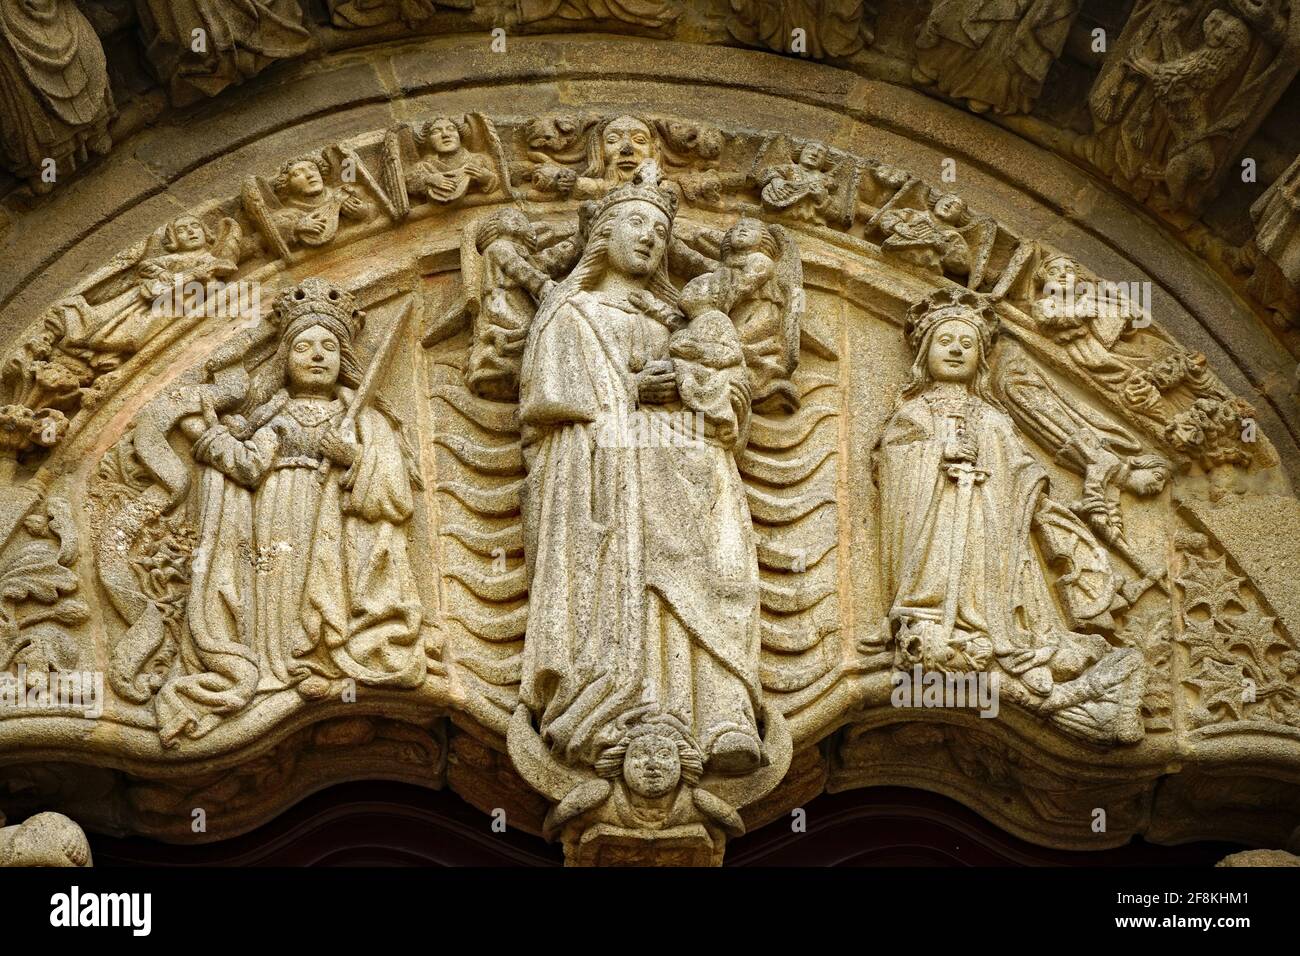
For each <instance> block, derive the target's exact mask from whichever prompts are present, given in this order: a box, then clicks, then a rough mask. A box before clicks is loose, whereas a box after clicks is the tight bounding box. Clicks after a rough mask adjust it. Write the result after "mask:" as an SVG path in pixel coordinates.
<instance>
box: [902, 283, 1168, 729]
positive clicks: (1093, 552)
mask: <svg viewBox="0 0 1300 956" xmlns="http://www.w3.org/2000/svg"><path fill="white" fill-rule="evenodd" d="M997 328H998V321H997V315H996V313H995V312H994V311H993V309H992V307H991V306H990V305H988V303H987V300H985V299H984V298H983V297H981V296H978V295H975V294H973V293H969V292H960V293H953V292H948V291H940V292H937V293H934V294H932V295H931V296H930V297H928V298H927V299H925V300H923V301H922V302H920V303H918V304H917V305H916V306H914V307H913V308H912V310H911V311H910V312H909V313H908V318H907V326H906V332H907V338H908V342H909V344H910V345H911V347H912V349H913V352H914V354H915V362H914V365H913V367H912V377H911V380H910V381H909V382H908V384H907V385H906V386H905V387H904V389H903V391H902V393H901V394H900V396H899V398H898V401H897V405H896V407H895V409H894V412H893V414H892V415H891V416H890V418H889V420H888V422H887V423H886V425H885V428H884V432H883V434H882V436H881V439H880V442H879V445H878V447H877V459H876V466H877V480H878V483H879V486H880V496H881V566H882V571H883V575H884V593H885V594H886V596H887V597H886V600H887V601H888V602H889V612H888V621H887V626H888V634H886V635H884V639H885V640H891V639H892V640H893V641H894V642H895V657H896V666H898V667H900V668H902V669H904V670H907V669H910V668H911V667H912V666H914V665H916V664H920V665H921V666H922V667H923V668H925V669H927V670H936V671H941V672H979V671H986V672H987V671H992V670H997V671H999V672H1000V673H1001V674H1002V675H1003V677H1004V680H1003V682H1002V686H1003V689H1004V693H1009V694H1010V695H1011V699H1013V700H1015V701H1017V702H1018V703H1020V704H1021V705H1022V706H1025V707H1027V708H1029V709H1031V710H1033V711H1035V712H1037V713H1040V714H1042V715H1044V716H1045V717H1047V718H1048V719H1050V720H1051V721H1053V722H1054V723H1056V724H1058V725H1059V726H1061V727H1062V728H1063V729H1065V730H1067V731H1069V732H1070V733H1073V734H1076V735H1078V736H1081V737H1084V738H1087V739H1091V740H1095V741H1098V742H1105V743H1114V742H1127V743H1131V742H1133V741H1135V740H1137V739H1140V737H1141V736H1142V734H1143V725H1142V721H1141V717H1140V715H1139V713H1138V706H1139V703H1140V698H1141V691H1142V687H1143V681H1144V670H1143V664H1142V660H1141V655H1140V653H1139V652H1138V651H1135V650H1133V649H1119V648H1114V647H1112V646H1111V645H1110V644H1109V643H1108V642H1107V641H1106V640H1105V638H1104V637H1102V636H1100V635H1097V634H1085V633H1081V632H1079V631H1077V630H1074V629H1072V628H1071V627H1069V626H1067V622H1066V621H1064V620H1062V618H1061V614H1060V612H1059V611H1058V610H1057V605H1056V603H1055V601H1053V599H1052V596H1051V594H1050V591H1049V583H1048V579H1047V577H1046V574H1045V569H1044V567H1043V565H1042V563H1041V559H1040V558H1039V556H1038V553H1037V549H1038V547H1041V548H1042V550H1043V551H1044V552H1045V554H1046V555H1047V556H1048V560H1063V561H1066V562H1068V563H1069V564H1070V565H1071V566H1072V567H1073V573H1072V574H1071V575H1070V581H1069V583H1068V584H1067V585H1066V586H1064V587H1062V586H1060V585H1061V583H1060V582H1058V591H1059V593H1060V596H1061V598H1062V605H1063V606H1064V608H1065V610H1066V612H1067V613H1068V614H1069V616H1070V617H1071V618H1072V619H1074V620H1075V621H1077V622H1079V623H1080V624H1087V623H1088V621H1089V619H1090V618H1095V617H1098V616H1102V617H1104V616H1105V615H1106V614H1107V613H1108V611H1109V610H1110V609H1112V608H1114V607H1116V606H1118V605H1117V603H1116V598H1117V595H1116V584H1117V578H1116V576H1115V575H1114V574H1113V573H1112V572H1111V570H1110V567H1109V562H1108V560H1107V559H1106V557H1105V554H1104V552H1103V551H1102V550H1101V548H1100V546H1099V545H1098V544H1097V542H1096V540H1095V539H1094V538H1093V537H1092V535H1091V533H1090V532H1089V531H1088V530H1087V529H1086V528H1085V527H1084V526H1083V525H1082V524H1081V523H1080V522H1079V520H1078V519H1077V518H1076V517H1075V516H1074V515H1073V514H1071V513H1070V512H1069V511H1068V510H1067V509H1065V508H1063V507H1062V506H1060V505H1058V504H1056V503H1055V502H1054V501H1053V500H1052V499H1051V498H1050V497H1049V496H1048V494H1047V474H1046V472H1045V471H1044V469H1043V468H1042V466H1041V465H1039V464H1038V463H1037V461H1036V460H1035V459H1034V458H1033V457H1032V456H1031V455H1030V454H1029V452H1028V450H1027V449H1026V447H1025V445H1024V443H1023V441H1022V440H1021V438H1020V436H1019V434H1018V433H1017V431H1016V428H1015V425H1014V423H1013V422H1012V420H1011V418H1010V417H1009V416H1008V415H1007V413H1006V412H1005V411H1003V410H1002V408H1001V407H1000V405H999V404H998V403H997V401H996V399H994V398H993V396H992V395H991V393H990V391H989V384H988V383H989V364H988V363H989V352H990V349H991V347H992V345H993V342H994V338H995V336H996V333H997ZM1035 539H1036V540H1037V547H1036V544H1035Z"/></svg>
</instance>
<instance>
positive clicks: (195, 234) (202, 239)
mask: <svg viewBox="0 0 1300 956" xmlns="http://www.w3.org/2000/svg"><path fill="white" fill-rule="evenodd" d="M172 235H173V236H175V239H176V251H177V252H191V251H193V250H195V249H202V248H203V247H204V246H205V245H207V240H208V237H207V235H206V233H205V232H204V230H203V223H201V222H199V220H198V219H196V218H195V217H194V216H181V217H180V218H179V219H177V220H175V221H174V222H172Z"/></svg>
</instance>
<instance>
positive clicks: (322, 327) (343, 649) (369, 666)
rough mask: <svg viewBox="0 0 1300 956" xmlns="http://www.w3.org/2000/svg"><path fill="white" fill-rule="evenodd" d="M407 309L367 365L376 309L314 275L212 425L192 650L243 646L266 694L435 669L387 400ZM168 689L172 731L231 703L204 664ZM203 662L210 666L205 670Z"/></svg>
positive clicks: (310, 693)
mask: <svg viewBox="0 0 1300 956" xmlns="http://www.w3.org/2000/svg"><path fill="white" fill-rule="evenodd" d="M406 317H407V316H406V313H405V312H403V313H402V314H401V315H400V316H399V318H398V319H397V321H396V322H395V323H394V326H393V328H392V329H391V330H390V331H389V332H388V334H387V335H386V336H385V337H384V339H383V341H382V343H381V344H380V346H379V347H378V349H377V351H376V354H375V356H374V357H373V358H372V360H371V365H370V368H369V370H367V371H366V372H364V373H363V372H362V370H361V368H360V366H359V364H358V362H357V359H356V355H355V353H354V351H353V341H354V337H355V336H356V334H357V332H358V331H359V329H360V325H361V322H362V320H363V313H362V312H361V311H360V310H359V309H358V308H357V307H356V303H355V301H354V300H353V298H352V296H351V295H349V294H348V293H347V292H344V291H343V290H341V289H338V288H336V287H334V286H332V285H330V284H329V283H327V282H325V281H323V280H320V279H307V280H305V281H304V282H302V283H301V284H299V285H297V286H295V287H293V288H291V289H290V290H288V291H287V292H285V293H283V294H282V295H281V296H279V297H278V299H277V301H276V303H275V321H276V323H277V325H278V326H279V335H278V346H277V348H276V351H275V353H274V354H273V355H272V357H271V358H270V359H269V360H268V361H266V362H265V363H263V364H262V365H261V366H260V367H259V368H257V369H256V370H255V371H254V373H253V376H252V381H251V383H250V386H249V389H248V392H247V395H246V397H245V398H244V400H243V402H242V406H241V408H240V414H237V415H231V416H228V417H226V418H225V419H222V420H218V417H217V414H216V412H215V411H214V409H213V407H212V404H211V403H210V402H209V401H207V400H206V399H205V401H204V404H203V417H204V421H205V425H206V427H205V428H204V430H203V432H202V433H201V434H200V435H199V436H198V438H197V440H196V441H195V443H194V447H193V451H192V455H193V457H194V459H195V460H196V461H197V462H199V463H200V464H203V465H206V466H207V467H206V468H205V469H204V471H203V474H202V476H201V479H200V483H199V489H198V492H199V499H200V500H199V503H198V510H199V516H198V517H199V520H198V528H199V542H198V547H197V549H196V555H197V556H201V557H202V559H203V560H198V558H197V557H196V560H195V562H194V574H193V579H192V582H191V592H190V600H189V603H188V613H187V616H188V623H189V644H190V645H191V646H190V647H188V648H187V647H182V653H183V654H185V653H187V652H189V651H193V652H195V653H194V656H195V657H196V658H198V659H200V660H201V659H202V658H203V649H204V648H205V647H206V648H211V647H224V648H230V649H236V650H237V649H238V647H239V646H240V645H242V646H243V647H244V648H245V649H246V656H248V657H249V658H250V659H251V661H252V662H254V663H255V664H256V666H257V672H258V681H257V687H256V690H257V692H258V693H261V692H272V691H277V690H282V689H285V688H288V687H296V688H297V689H298V691H299V692H300V693H302V694H303V695H304V696H307V697H323V696H325V695H327V694H330V693H331V692H332V690H333V688H334V687H335V686H336V682H337V681H338V680H340V679H343V678H352V679H353V680H355V681H356V682H357V683H362V684H368V685H378V686H398V687H410V686H415V685H417V684H419V683H420V682H421V681H422V680H423V678H424V671H425V664H424V655H423V653H422V651H421V648H420V644H419V633H420V623H421V618H422V609H421V605H420V600H419V597H418V592H417V590H416V586H415V582H414V578H413V576H412V573H411V566H410V561H409V559H408V556H407V547H406V534H405V529H404V527H403V526H404V525H405V524H406V522H407V521H408V519H409V518H410V517H411V514H412V511H413V508H414V496H413V494H412V490H411V485H412V478H413V475H412V472H411V467H410V462H409V451H408V449H406V448H405V446H404V442H403V440H402V438H401V435H400V433H399V431H398V428H397V427H396V424H395V419H394V418H393V417H392V415H391V413H389V412H388V410H387V407H386V405H385V404H384V403H383V402H382V401H381V400H378V399H377V396H376V395H375V394H374V393H375V389H376V387H377V385H378V381H379V378H380V376H381V374H382V371H381V370H382V369H384V368H385V367H386V365H387V364H388V361H389V358H390V353H391V352H392V350H393V347H394V344H395V343H396V341H397V340H398V339H399V338H400V330H401V327H402V326H403V325H404V320H405V319H406ZM186 669H187V670H189V671H191V674H192V676H189V677H183V678H180V679H179V680H175V681H172V682H170V683H169V684H168V685H167V686H166V687H164V689H163V691H162V692H161V694H160V699H159V707H160V718H161V720H160V723H161V724H163V725H164V730H167V729H169V728H168V727H167V726H166V725H168V723H169V722H170V729H171V730H172V731H173V732H179V731H180V730H181V729H185V728H186V727H188V728H189V729H190V734H191V736H194V735H196V734H195V733H194V731H195V730H199V729H200V728H201V725H202V723H203V722H205V721H207V720H209V718H210V717H211V716H212V715H211V713H210V712H211V711H212V710H213V709H219V706H220V705H219V704H217V703H215V702H213V701H211V700H209V699H208V697H207V695H206V694H205V684H204V681H203V679H204V678H205V677H207V676H210V675H205V674H204V673H202V672H201V668H196V667H187V668H186ZM194 670H200V672H199V673H197V674H193V673H192V672H193V671H194Z"/></svg>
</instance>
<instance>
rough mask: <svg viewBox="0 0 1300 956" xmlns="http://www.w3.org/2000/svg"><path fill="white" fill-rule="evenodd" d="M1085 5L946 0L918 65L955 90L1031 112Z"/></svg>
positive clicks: (1073, 0) (997, 106) (1064, 0)
mask: <svg viewBox="0 0 1300 956" xmlns="http://www.w3.org/2000/svg"><path fill="white" fill-rule="evenodd" d="M1078 11H1079V0H978V2H975V3H971V2H969V0H938V2H937V3H936V4H935V6H934V9H933V10H932V11H931V13H930V16H929V19H928V20H927V21H926V24H925V26H924V27H923V28H922V30H921V35H920V36H919V37H918V39H917V53H916V57H917V64H918V66H919V67H920V69H921V71H922V72H923V73H924V74H926V76H927V77H929V78H930V79H931V80H933V82H934V83H935V85H936V86H937V87H938V89H939V90H940V91H941V92H943V93H946V94H947V95H949V96H953V97H956V98H958V99H970V100H975V101H978V102H983V103H987V104H989V105H990V106H991V107H992V108H993V110H994V111H995V112H997V113H1028V112H1029V111H1030V110H1031V109H1033V106H1034V101H1035V100H1037V99H1038V94H1039V92H1040V91H1041V90H1042V85H1043V80H1044V79H1046V77H1047V71H1048V69H1049V68H1050V67H1051V65H1052V61H1053V60H1055V59H1056V58H1057V56H1059V55H1060V53H1061V49H1062V48H1063V47H1064V46H1065V38H1066V35H1067V34H1068V33H1069V32H1070V24H1071V23H1073V22H1074V16H1075V14H1076V13H1078Z"/></svg>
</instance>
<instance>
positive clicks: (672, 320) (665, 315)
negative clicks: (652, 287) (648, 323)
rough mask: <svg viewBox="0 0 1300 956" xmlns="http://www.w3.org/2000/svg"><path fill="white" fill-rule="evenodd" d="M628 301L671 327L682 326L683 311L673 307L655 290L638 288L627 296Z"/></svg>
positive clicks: (677, 327)
mask: <svg viewBox="0 0 1300 956" xmlns="http://www.w3.org/2000/svg"><path fill="white" fill-rule="evenodd" d="M627 301H628V302H629V303H630V304H631V305H632V306H633V307H634V308H637V309H640V310H641V311H642V312H644V313H645V314H646V315H648V316H650V317H651V318H652V319H654V320H655V321H657V322H662V323H663V324H664V325H666V326H668V328H670V329H679V328H681V327H682V324H683V322H682V313H681V312H680V311H679V310H677V309H675V308H673V307H672V306H671V305H669V304H668V303H667V302H665V301H664V300H663V299H661V298H659V297H658V296H657V295H655V294H654V293H653V292H647V291H645V290H643V289H638V290H637V291H636V292H633V293H632V294H631V295H629V296H628V297H627Z"/></svg>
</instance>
